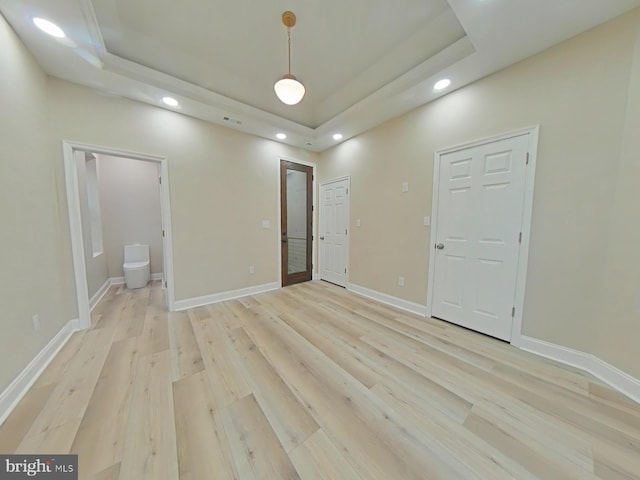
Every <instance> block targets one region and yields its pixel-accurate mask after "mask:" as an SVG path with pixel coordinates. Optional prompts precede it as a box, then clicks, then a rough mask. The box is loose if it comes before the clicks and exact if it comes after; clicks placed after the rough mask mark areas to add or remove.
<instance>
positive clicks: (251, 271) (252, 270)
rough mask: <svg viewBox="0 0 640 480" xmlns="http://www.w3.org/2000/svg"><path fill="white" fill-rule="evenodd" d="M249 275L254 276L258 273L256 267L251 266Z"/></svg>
mask: <svg viewBox="0 0 640 480" xmlns="http://www.w3.org/2000/svg"><path fill="white" fill-rule="evenodd" d="M249 273H250V274H251V275H253V274H254V273H256V269H255V267H254V266H253V265H251V266H250V267H249Z"/></svg>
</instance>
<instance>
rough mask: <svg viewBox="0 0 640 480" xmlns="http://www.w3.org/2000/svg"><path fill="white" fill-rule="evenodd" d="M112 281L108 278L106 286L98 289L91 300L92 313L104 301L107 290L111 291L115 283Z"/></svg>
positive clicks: (90, 309) (90, 308)
mask: <svg viewBox="0 0 640 480" xmlns="http://www.w3.org/2000/svg"><path fill="white" fill-rule="evenodd" d="M110 280H111V279H109V278H107V281H106V282H104V284H103V285H102V286H101V287H100V288H99V289H98V291H97V292H96V293H95V295H94V296H93V297H91V298H90V299H89V311H90V312H91V311H93V309H94V308H95V306H96V305H97V304H98V303H99V302H100V300H102V297H104V294H105V293H107V290H109V287H110V286H111V285H113V283H111V281H110Z"/></svg>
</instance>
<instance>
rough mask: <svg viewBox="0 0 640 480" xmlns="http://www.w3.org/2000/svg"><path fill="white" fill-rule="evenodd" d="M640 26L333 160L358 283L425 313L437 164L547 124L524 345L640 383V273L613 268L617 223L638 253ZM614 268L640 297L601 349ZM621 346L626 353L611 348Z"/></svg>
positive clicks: (513, 75)
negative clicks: (605, 363) (639, 62)
mask: <svg viewBox="0 0 640 480" xmlns="http://www.w3.org/2000/svg"><path fill="white" fill-rule="evenodd" d="M639 24H640V10H636V11H634V12H632V13H631V14H629V15H626V16H625V17H622V18H619V19H617V20H615V21H613V22H610V23H608V24H605V25H603V26H601V27H599V28H596V29H594V30H592V31H589V32H587V33H585V34H583V35H580V36H578V37H575V38H574V39H572V40H570V41H568V42H565V43H563V44H561V45H558V46H556V47H554V48H551V49H550V50H547V51H546V52H543V53H542V54H539V55H537V56H535V57H532V58H530V59H528V60H526V61H524V62H521V63H519V64H517V65H515V66H512V67H510V68H508V69H506V70H504V71H502V72H499V73H496V74H494V75H492V76H490V77H487V78H485V79H483V80H481V81H478V82H476V83H474V84H472V85H470V86H468V87H465V88H463V89H460V90H458V91H456V92H453V93H451V94H449V95H447V96H445V97H443V98H441V99H440V100H438V101H436V102H433V103H431V104H429V105H426V106H424V107H422V108H419V109H417V110H415V111H413V112H411V113H409V114H407V115H404V116H402V117H400V118H397V119H395V120H393V121H390V122H388V123H386V124H384V125H382V126H380V127H378V128H376V129H374V130H372V131H369V132H367V133H365V134H363V135H361V136H359V137H356V138H354V139H352V140H350V141H348V142H345V143H344V144H342V145H340V146H337V147H336V148H334V149H332V150H329V151H327V152H324V153H323V154H322V155H321V160H320V161H319V163H318V169H319V179H320V181H326V180H329V179H332V178H336V177H340V176H343V175H351V179H352V185H351V186H352V188H351V192H352V197H351V216H350V218H351V224H352V225H351V232H352V236H351V244H350V252H351V259H350V260H351V268H350V281H351V282H352V283H355V284H357V285H361V286H364V287H368V288H371V289H373V290H377V291H380V292H383V293H386V294H390V295H394V296H396V297H399V298H402V299H405V300H409V301H413V302H417V303H419V304H422V305H424V304H425V303H426V291H427V272H428V261H429V252H430V248H429V235H430V230H429V228H428V227H424V226H423V217H424V216H426V215H430V214H431V195H432V179H433V156H434V151H436V150H438V149H442V148H446V147H450V146H454V145H457V144H461V143H464V142H467V141H471V140H475V139H478V138H483V137H488V136H491V135H496V134H500V133H503V132H507V131H510V130H514V129H518V128H522V127H528V126H533V125H537V124H539V125H540V126H541V131H540V143H539V156H538V164H537V170H536V187H535V188H536V189H535V194H534V211H533V222H532V236H531V248H530V256H529V270H528V275H527V289H526V300H525V311H524V325H523V331H524V332H523V333H524V334H525V335H529V336H532V337H535V338H539V339H543V340H547V341H549V342H553V343H556V344H560V345H564V346H568V347H571V348H576V349H578V350H582V351H586V352H591V351H597V352H599V353H600V354H601V355H602V356H603V357H604V358H605V359H610V360H611V361H614V364H617V365H620V366H621V368H622V367H624V368H625V369H626V371H628V372H629V373H631V374H632V375H635V376H636V377H640V363H639V362H637V353H636V352H637V345H635V346H632V342H633V341H632V340H631V339H632V338H635V339H637V338H640V337H639V335H640V322H638V321H637V302H638V298H637V296H638V281H637V279H638V272H637V270H638V268H637V265H638V262H637V261H636V262H635V263H634V262H629V263H626V264H625V262H624V261H623V259H622V256H623V255H624V253H621V251H620V249H619V248H618V245H616V247H615V252H617V253H615V252H613V251H611V250H610V252H609V257H607V255H606V252H607V246H608V245H611V240H612V239H611V235H610V233H609V224H610V223H611V222H612V224H613V225H616V224H619V227H618V229H619V230H618V231H619V234H620V235H621V236H626V238H629V237H630V238H629V241H631V240H633V241H635V242H636V244H637V238H638V233H639V232H638V222H637V205H639V204H640V194H639V193H638V192H639V190H638V189H637V187H635V188H634V183H637V180H638V170H637V168H638V152H639V148H638V143H637V141H638V140H637V138H638V135H637V132H638V125H639V123H638V118H637V116H638V109H637V104H636V107H635V108H634V109H631V110H630V111H629V112H627V103H628V101H629V98H628V94H629V89H630V85H631V84H632V83H633V85H634V86H633V87H631V89H632V90H631V91H632V92H633V93H635V95H636V100H635V101H636V102H637V95H638V88H639V85H640V82H639V81H638V78H639V77H638V76H637V73H635V76H634V77H633V78H630V72H631V67H632V59H633V48H634V43H635V42H636V38H637V29H638V25H639ZM636 56H637V53H636ZM634 68H635V66H634ZM634 72H635V70H634ZM625 123H626V131H627V132H629V133H627V134H626V139H627V140H626V142H624V146H625V148H624V150H625V152H626V153H624V155H623V157H622V158H623V161H622V163H621V149H622V145H623V142H622V139H623V132H624V131H625ZM630 132H633V133H630ZM621 167H622V168H624V169H626V170H625V172H624V173H621V174H620V175H619V173H618V169H619V168H621ZM632 174H634V175H635V176H633V175H632ZM403 181H408V182H409V187H410V190H409V192H408V193H402V192H401V184H402V182H403ZM616 190H617V191H618V196H617V197H616V196H615V194H616ZM614 199H616V200H615V201H614ZM614 203H615V205H614ZM612 210H615V211H616V214H615V215H613V216H612V214H611V212H612ZM357 219H361V221H362V226H361V227H360V228H357V227H356V226H355V222H356V220H357ZM616 219H618V220H617V221H616ZM632 219H633V220H632ZM631 222H633V225H631V224H630V223H631ZM624 244H625V245H624V246H625V248H624V252H625V253H628V252H629V251H630V250H633V248H632V247H631V245H632V244H631V243H628V244H627V243H626V240H625V242H624ZM620 246H622V244H621V245H620ZM633 255H636V256H637V255H638V254H637V251H636V252H635V253H633ZM618 256H619V257H620V258H619V260H620V262H619V263H620V267H621V268H623V269H624V270H625V271H626V272H627V274H626V275H625V277H626V278H628V280H629V281H630V283H631V284H632V286H631V285H630V286H629V287H625V289H624V290H625V292H627V296H628V297H629V298H627V303H626V305H627V306H626V307H625V309H624V311H625V313H626V317H625V318H626V320H624V321H619V322H614V323H617V324H618V325H619V326H620V330H619V331H618V332H617V333H616V334H614V335H611V337H610V338H611V341H603V340H602V339H601V338H598V335H597V334H596V333H595V332H596V331H597V330H602V334H603V335H601V336H600V337H602V336H607V335H606V334H607V332H608V329H609V327H608V326H607V324H608V323H609V320H608V319H606V318H601V317H600V316H598V315H597V312H599V311H601V310H600V303H601V300H602V297H601V295H600V292H601V291H602V290H603V288H604V285H603V274H604V272H605V270H607V269H608V268H609V269H610V268H611V263H612V261H613V259H614V257H618ZM399 275H402V276H404V277H405V286H404V287H399V286H398V276H399ZM614 277H615V275H610V279H609V280H610V282H611V285H612V288H613V289H616V290H617V289H619V288H620V287H622V284H621V281H620V279H618V278H614ZM633 282H635V283H633ZM632 290H633V291H632ZM631 295H633V299H632V298H631ZM631 300H633V301H634V305H635V307H633V308H635V309H636V310H635V312H636V313H635V314H634V315H631V314H630V312H631V311H632V305H631ZM634 322H635V323H634ZM632 323H633V325H631V324H632ZM622 338H624V339H626V340H625V342H624V345H625V347H626V348H625V349H624V350H622V349H619V348H617V347H616V345H617V344H619V339H622ZM596 347H597V348H596ZM614 352H615V353H614Z"/></svg>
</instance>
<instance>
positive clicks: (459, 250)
mask: <svg viewBox="0 0 640 480" xmlns="http://www.w3.org/2000/svg"><path fill="white" fill-rule="evenodd" d="M528 146H529V135H521V136H517V137H513V138H508V139H505V140H499V141H495V142H492V143H487V144H484V145H479V146H475V147H471V148H468V149H464V150H458V151H454V152H451V153H446V154H443V155H441V156H440V159H439V161H440V165H439V167H440V168H439V180H438V211H437V222H436V225H435V228H436V245H433V246H432V248H434V252H435V254H434V257H433V258H434V261H435V269H434V277H433V298H432V302H433V303H432V305H433V306H432V315H433V316H434V317H438V318H442V319H443V320H448V321H451V322H453V323H456V324H458V325H462V326H464V327H467V328H471V329H473V330H476V331H479V332H482V333H486V334H488V335H491V336H493V337H497V338H500V339H503V340H510V339H511V328H512V323H513V310H512V309H513V307H514V298H515V293H516V276H517V268H518V255H519V250H520V241H521V234H520V232H521V227H522V215H523V207H524V188H525V173H526V170H525V169H526V163H527V150H528Z"/></svg>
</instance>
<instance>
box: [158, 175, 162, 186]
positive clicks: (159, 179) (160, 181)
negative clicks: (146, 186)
mask: <svg viewBox="0 0 640 480" xmlns="http://www.w3.org/2000/svg"><path fill="white" fill-rule="evenodd" d="M158 183H160V185H162V177H158Z"/></svg>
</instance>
